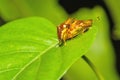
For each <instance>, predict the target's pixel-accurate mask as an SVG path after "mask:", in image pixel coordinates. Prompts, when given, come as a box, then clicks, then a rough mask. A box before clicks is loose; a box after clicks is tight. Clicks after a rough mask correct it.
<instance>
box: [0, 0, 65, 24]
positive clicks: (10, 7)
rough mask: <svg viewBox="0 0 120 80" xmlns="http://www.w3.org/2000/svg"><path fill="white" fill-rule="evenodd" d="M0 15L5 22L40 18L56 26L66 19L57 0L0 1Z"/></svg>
mask: <svg viewBox="0 0 120 80" xmlns="http://www.w3.org/2000/svg"><path fill="white" fill-rule="evenodd" d="M0 14H1V17H2V18H3V19H4V20H5V21H11V20H14V19H18V18H23V17H28V16H40V17H45V18H47V19H48V20H50V21H52V22H54V24H57V25H58V23H60V22H62V21H64V19H65V18H66V17H67V14H66V12H65V11H64V10H63V8H62V7H60V5H59V4H58V0H0Z"/></svg>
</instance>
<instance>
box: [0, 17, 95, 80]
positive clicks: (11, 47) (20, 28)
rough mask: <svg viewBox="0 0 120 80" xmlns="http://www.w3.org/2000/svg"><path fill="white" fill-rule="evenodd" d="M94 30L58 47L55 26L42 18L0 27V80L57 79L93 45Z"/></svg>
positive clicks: (14, 22)
mask: <svg viewBox="0 0 120 80" xmlns="http://www.w3.org/2000/svg"><path fill="white" fill-rule="evenodd" d="M95 34H96V27H95V26H94V23H93V26H92V29H90V30H89V31H87V32H86V33H84V34H82V35H79V36H77V37H75V38H73V39H71V40H69V41H67V42H66V45H63V46H61V47H59V46H58V45H57V44H58V40H57V32H56V27H55V25H53V24H52V23H50V22H49V21H48V20H46V19H44V18H38V17H32V18H26V19H20V20H16V21H13V22H10V23H8V24H6V25H4V26H2V27H1V28H0V36H1V39H0V56H1V58H0V79H1V80H36V79H37V80H48V79H49V80H58V79H60V77H62V75H63V74H64V73H65V72H66V71H67V70H68V68H69V67H70V66H71V65H72V64H73V63H74V62H75V61H76V60H77V59H78V58H79V57H81V56H82V55H83V54H85V53H86V52H87V51H88V49H89V47H90V45H91V44H92V42H93V39H94V38H95Z"/></svg>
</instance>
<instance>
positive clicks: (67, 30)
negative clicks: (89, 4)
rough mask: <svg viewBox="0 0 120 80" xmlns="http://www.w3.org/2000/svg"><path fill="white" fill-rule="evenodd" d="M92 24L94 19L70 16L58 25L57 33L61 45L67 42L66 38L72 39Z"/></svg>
mask: <svg viewBox="0 0 120 80" xmlns="http://www.w3.org/2000/svg"><path fill="white" fill-rule="evenodd" d="M91 25H92V20H91V19H90V20H77V19H74V18H69V19H67V20H66V21H65V22H63V23H62V24H60V25H59V26H58V27H57V34H58V39H59V45H62V44H63V43H65V41H66V40H68V39H71V38H73V37H75V36H77V35H78V34H81V33H84V32H86V31H87V30H88V29H89V27H90V26H91Z"/></svg>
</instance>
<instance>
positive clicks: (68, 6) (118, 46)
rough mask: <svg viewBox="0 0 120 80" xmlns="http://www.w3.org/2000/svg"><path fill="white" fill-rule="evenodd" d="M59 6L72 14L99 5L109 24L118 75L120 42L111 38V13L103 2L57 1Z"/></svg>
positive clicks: (97, 0)
mask: <svg viewBox="0 0 120 80" xmlns="http://www.w3.org/2000/svg"><path fill="white" fill-rule="evenodd" d="M59 4H60V5H62V7H63V8H64V9H65V10H66V11H67V12H68V13H69V14H72V13H74V12H75V11H77V10H78V9H80V8H83V7H87V8H93V7H95V6H96V5H100V6H101V7H103V9H104V10H105V12H106V14H107V17H108V20H109V24H110V26H109V27H110V29H109V30H110V39H111V41H112V45H113V47H114V50H115V53H116V54H115V55H116V69H117V71H118V73H119V75H120V40H114V39H113V38H112V35H113V34H112V32H113V31H112V30H113V26H114V21H113V19H112V16H111V13H110V11H109V8H108V7H107V5H106V4H105V3H104V0H59Z"/></svg>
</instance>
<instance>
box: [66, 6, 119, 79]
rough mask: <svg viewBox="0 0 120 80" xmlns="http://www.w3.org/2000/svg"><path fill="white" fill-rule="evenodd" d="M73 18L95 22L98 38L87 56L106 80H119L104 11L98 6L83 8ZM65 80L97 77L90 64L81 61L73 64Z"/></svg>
mask: <svg viewBox="0 0 120 80" xmlns="http://www.w3.org/2000/svg"><path fill="white" fill-rule="evenodd" d="M72 16H74V17H78V18H79V19H86V18H88V19H89V18H90V19H93V20H94V21H95V23H96V24H95V25H96V27H98V34H97V38H96V40H95V42H94V44H93V45H92V47H91V48H90V50H89V51H88V52H87V54H85V55H86V56H87V57H88V58H89V59H90V60H91V61H92V62H93V63H94V65H95V66H96V67H97V69H98V70H99V72H100V73H101V74H102V76H103V77H104V79H105V80H119V76H118V74H117V72H116V70H115V69H116V68H115V55H114V50H113V47H112V45H111V41H110V38H109V24H108V20H107V17H106V14H105V12H104V10H103V9H102V8H101V7H99V6H96V7H95V8H94V9H87V8H83V9H80V10H79V11H78V12H76V13H74V14H73V15H72ZM86 75H87V77H86ZM64 79H65V80H96V79H97V77H96V75H95V73H94V72H93V71H92V69H91V68H90V67H89V66H88V64H86V63H85V61H83V60H82V59H79V60H78V61H77V62H76V63H75V64H73V66H72V67H71V68H70V70H69V71H68V73H67V74H66V75H65V77H64Z"/></svg>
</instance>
